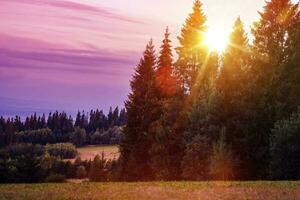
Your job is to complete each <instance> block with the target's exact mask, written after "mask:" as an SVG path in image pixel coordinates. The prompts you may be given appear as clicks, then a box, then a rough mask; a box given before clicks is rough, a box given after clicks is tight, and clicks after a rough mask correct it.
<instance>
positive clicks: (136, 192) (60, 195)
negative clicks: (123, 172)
mask: <svg viewBox="0 0 300 200" xmlns="http://www.w3.org/2000/svg"><path fill="white" fill-rule="evenodd" d="M0 193H1V195H0V199H1V200H2V199H16V200H18V199H30V200H31V199H44V200H48V199H112V200H114V199H122V200H139V199H143V200H144V199H145V200H154V199H158V200H160V199H161V200H169V199H170V200H171V199H172V200H181V199H182V200H183V199H204V200H205V199H207V200H208V199H209V200H211V199H212V200H215V199H220V200H225V199H235V200H242V199H257V200H268V199H280V200H288V199H300V182H285V181H282V182H269V181H259V182H140V183H137V182H134V183H81V184H72V183H63V184H27V185H26V184H8V185H0Z"/></svg>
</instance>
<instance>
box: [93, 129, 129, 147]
mask: <svg viewBox="0 0 300 200" xmlns="http://www.w3.org/2000/svg"><path fill="white" fill-rule="evenodd" d="M122 136H123V129H122V128H120V127H113V128H109V129H108V130H107V131H104V130H101V131H100V130H98V129H97V130H96V131H95V133H94V134H93V135H92V137H91V143H92V144H105V145H114V144H120V141H121V139H122Z"/></svg>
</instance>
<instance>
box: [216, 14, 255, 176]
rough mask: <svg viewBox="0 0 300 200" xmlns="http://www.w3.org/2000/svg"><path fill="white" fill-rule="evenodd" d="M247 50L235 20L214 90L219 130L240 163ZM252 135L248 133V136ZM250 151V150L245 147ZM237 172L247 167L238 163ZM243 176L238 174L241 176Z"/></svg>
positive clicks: (243, 148)
mask: <svg viewBox="0 0 300 200" xmlns="http://www.w3.org/2000/svg"><path fill="white" fill-rule="evenodd" d="M250 55H251V54H250V49H249V44H248V39H247V35H246V33H245V30H244V27H243V23H242V21H241V19H240V18H238V19H237V20H236V22H235V24H234V26H233V31H232V33H231V35H230V38H229V45H228V47H227V48H226V50H225V52H224V54H223V59H222V61H223V62H222V64H223V65H222V67H221V69H220V74H219V76H218V80H217V90H218V91H219V96H218V97H219V100H218V103H219V105H218V106H219V107H220V108H222V112H219V113H218V115H219V119H220V121H221V122H222V126H223V127H224V128H226V130H227V131H226V133H227V135H226V138H227V139H228V141H230V142H231V144H232V147H233V151H234V153H235V154H238V155H239V156H238V157H239V158H240V159H245V158H247V157H248V156H247V155H248V154H249V153H250V150H249V149H247V148H246V147H247V144H245V142H244V141H245V135H248V134H249V133H246V130H247V127H245V126H244V124H247V123H248V122H249V117H248V116H247V115H246V114H247V113H249V112H251V110H248V109H249V105H248V102H247V101H248V100H247V97H248V96H249V87H248V83H249V82H250V81H251V80H249V79H248V73H247V72H248V71H249V69H250ZM250 134H252V133H250ZM249 148H251V147H249ZM241 163H242V164H243V166H240V171H242V170H245V171H247V167H248V166H249V163H247V164H245V163H246V162H245V161H244V162H242V161H241ZM243 173H244V172H240V173H239V174H240V175H241V176H242V174H243Z"/></svg>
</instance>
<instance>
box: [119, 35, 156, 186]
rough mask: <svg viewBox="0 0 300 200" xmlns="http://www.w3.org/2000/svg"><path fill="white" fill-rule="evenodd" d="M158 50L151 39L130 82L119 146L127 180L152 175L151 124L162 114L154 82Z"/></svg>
mask: <svg viewBox="0 0 300 200" xmlns="http://www.w3.org/2000/svg"><path fill="white" fill-rule="evenodd" d="M154 67H155V52H154V46H153V43H152V40H151V41H150V43H149V44H148V45H147V48H146V50H145V52H144V55H143V58H142V59H141V61H140V63H139V65H138V66H137V68H136V72H135V74H134V76H133V80H132V81H131V90H132V92H131V93H130V94H129V97H128V100H127V101H126V103H125V106H126V110H127V113H128V114H127V126H126V127H125V130H124V140H123V141H122V143H121V145H120V151H121V157H120V161H121V168H122V169H121V170H122V174H123V175H124V176H125V177H124V179H127V180H148V179H151V178H153V173H152V170H151V167H150V165H149V161H150V156H149V150H150V147H151V138H152V136H151V135H150V127H151V124H152V123H153V122H154V121H155V120H157V118H158V117H159V115H158V114H157V113H158V109H157V108H158V107H159V105H158V99H157V89H156V85H155V71H154Z"/></svg>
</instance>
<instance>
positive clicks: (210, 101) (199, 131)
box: [182, 53, 221, 180]
mask: <svg viewBox="0 0 300 200" xmlns="http://www.w3.org/2000/svg"><path fill="white" fill-rule="evenodd" d="M218 60H219V59H218V55H217V54H216V53H213V54H212V55H211V56H210V59H209V60H208V62H207V65H206V67H205V70H204V71H203V72H202V73H203V79H202V81H201V87H200V88H199V91H197V95H196V96H195V100H194V101H193V104H192V106H191V109H190V111H189V113H188V121H189V122H188V126H187V129H186V133H185V136H184V145H185V151H184V157H183V160H182V176H183V177H184V178H188V179H196V180H205V179H207V178H208V177H209V164H208V163H209V156H210V153H211V148H212V144H213V142H214V141H216V140H217V139H218V137H219V132H220V127H221V121H220V119H219V113H220V110H219V106H218V105H219V104H218V99H219V98H218V96H219V94H218V91H217V90H216V77H217V70H218V66H219V62H218ZM195 163H197V164H195Z"/></svg>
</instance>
